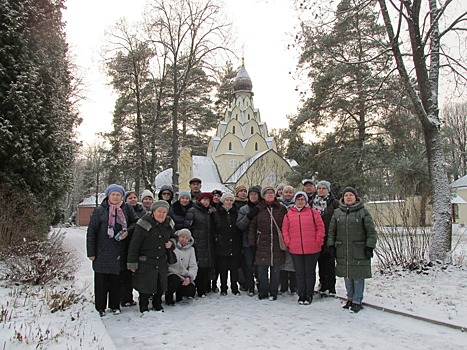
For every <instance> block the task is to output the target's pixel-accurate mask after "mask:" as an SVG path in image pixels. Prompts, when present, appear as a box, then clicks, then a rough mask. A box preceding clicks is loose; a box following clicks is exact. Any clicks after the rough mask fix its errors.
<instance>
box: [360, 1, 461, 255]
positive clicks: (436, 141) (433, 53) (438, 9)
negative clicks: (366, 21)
mask: <svg viewBox="0 0 467 350" xmlns="http://www.w3.org/2000/svg"><path fill="white" fill-rule="evenodd" d="M371 2H372V1H370V2H369V3H371ZM460 2H461V1H459V3H460ZM378 3H379V6H380V9H381V14H382V18H383V21H384V25H385V28H386V32H387V35H388V38H389V42H390V45H391V47H390V49H391V51H392V54H393V56H394V60H395V62H396V66H397V71H398V73H399V76H400V77H401V80H402V83H403V84H404V88H405V90H406V93H407V95H408V96H409V98H410V100H411V102H412V106H413V111H414V114H415V115H416V116H417V117H418V120H419V122H420V124H421V126H422V129H423V132H424V139H425V140H424V141H425V148H426V155H427V159H428V167H429V174H430V183H431V191H432V192H431V193H432V203H433V230H432V231H433V238H432V241H431V247H430V259H432V260H436V259H441V260H447V261H450V256H449V252H450V250H451V238H452V225H451V203H450V196H449V195H448V194H449V182H448V176H447V172H446V166H445V155H444V150H443V145H444V142H443V137H442V132H441V128H440V127H441V121H440V117H439V107H438V90H439V79H440V69H441V68H442V67H444V66H449V68H450V69H452V71H453V72H454V73H455V74H457V76H459V77H461V78H463V79H464V80H465V73H466V66H465V65H463V64H462V59H463V58H462V57H454V56H452V55H451V54H450V53H449V52H448V51H447V49H445V47H443V45H442V41H443V40H444V39H446V37H448V35H450V34H452V33H456V34H457V37H458V38H460V39H461V40H462V41H463V42H465V35H466V34H465V33H466V30H467V25H466V22H467V12H466V11H465V7H464V11H461V12H460V13H457V14H456V15H455V16H454V19H453V20H451V21H450V20H449V16H447V14H446V12H447V8H448V6H449V5H450V4H452V3H456V2H455V1H453V0H446V1H443V2H442V1H437V0H426V1H422V0H412V1H410V0H378ZM388 7H390V8H388ZM394 14H395V15H394ZM404 33H407V35H408V38H406V37H403V35H404ZM461 44H462V42H461ZM405 45H407V46H408V49H407V50H406V46H405ZM461 53H462V51H461ZM464 54H465V53H464Z"/></svg>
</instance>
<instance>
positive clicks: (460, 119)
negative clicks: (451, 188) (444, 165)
mask: <svg viewBox="0 0 467 350" xmlns="http://www.w3.org/2000/svg"><path fill="white" fill-rule="evenodd" d="M442 116H443V119H444V123H445V128H444V133H445V135H446V143H447V152H446V154H447V159H448V164H449V170H448V171H449V175H450V176H451V178H452V179H453V180H457V179H459V178H460V177H462V176H464V175H466V174H467V102H464V103H453V104H449V105H447V106H446V107H444V108H443V113H442Z"/></svg>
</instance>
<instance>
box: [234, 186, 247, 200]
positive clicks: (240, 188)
mask: <svg viewBox="0 0 467 350" xmlns="http://www.w3.org/2000/svg"><path fill="white" fill-rule="evenodd" d="M241 190H245V191H247V188H246V186H245V185H238V186H237V187H235V197H238V192H240V191H241Z"/></svg>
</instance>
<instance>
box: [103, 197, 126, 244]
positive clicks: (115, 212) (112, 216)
mask: <svg viewBox="0 0 467 350" xmlns="http://www.w3.org/2000/svg"><path fill="white" fill-rule="evenodd" d="M108 204H109V227H108V228H107V234H108V235H109V237H110V238H113V237H114V235H115V233H116V232H115V224H120V225H121V226H122V230H123V231H126V229H127V225H126V218H125V214H124V213H123V210H122V208H121V206H122V204H123V201H122V202H120V203H118V204H111V203H110V202H108Z"/></svg>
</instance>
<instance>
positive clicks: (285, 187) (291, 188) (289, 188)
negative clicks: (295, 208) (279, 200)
mask: <svg viewBox="0 0 467 350" xmlns="http://www.w3.org/2000/svg"><path fill="white" fill-rule="evenodd" d="M285 190H292V192H295V188H293V186H290V185H287V186H284V188H283V189H282V191H285Z"/></svg>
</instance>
